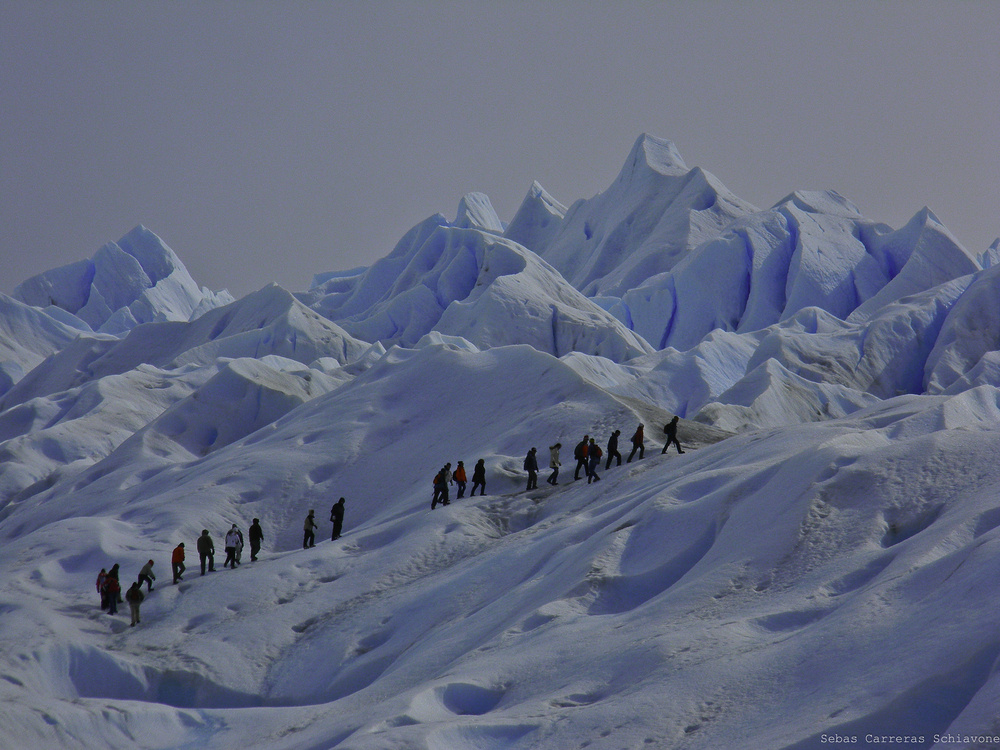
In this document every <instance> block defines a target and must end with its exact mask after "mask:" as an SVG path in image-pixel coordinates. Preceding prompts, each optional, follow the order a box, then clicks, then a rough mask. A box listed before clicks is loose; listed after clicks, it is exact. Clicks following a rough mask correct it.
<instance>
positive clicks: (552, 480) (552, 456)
mask: <svg viewBox="0 0 1000 750" xmlns="http://www.w3.org/2000/svg"><path fill="white" fill-rule="evenodd" d="M560 448H562V443H556V444H555V445H550V446H549V468H550V469H552V475H551V476H550V477H549V478H548V479H546V480H545V481H546V482H548V483H549V484H551V485H552V486H553V487H555V486H556V485H557V484H559V481H558V480H559V467H560V466H562V462H561V461H560V460H559V449H560Z"/></svg>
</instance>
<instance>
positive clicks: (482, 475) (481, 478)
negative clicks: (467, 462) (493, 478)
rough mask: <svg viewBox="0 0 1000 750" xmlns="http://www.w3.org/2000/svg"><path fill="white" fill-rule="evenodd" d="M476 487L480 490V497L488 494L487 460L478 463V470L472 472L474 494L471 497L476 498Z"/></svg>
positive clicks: (480, 460) (471, 493) (470, 494)
mask: <svg viewBox="0 0 1000 750" xmlns="http://www.w3.org/2000/svg"><path fill="white" fill-rule="evenodd" d="M476 487H479V488H480V489H479V494H480V496H482V495H485V494H486V460H485V459H482V458H481V459H479V460H478V461H476V468H475V469H473V470H472V492H470V493H469V497H474V496H475V494H476Z"/></svg>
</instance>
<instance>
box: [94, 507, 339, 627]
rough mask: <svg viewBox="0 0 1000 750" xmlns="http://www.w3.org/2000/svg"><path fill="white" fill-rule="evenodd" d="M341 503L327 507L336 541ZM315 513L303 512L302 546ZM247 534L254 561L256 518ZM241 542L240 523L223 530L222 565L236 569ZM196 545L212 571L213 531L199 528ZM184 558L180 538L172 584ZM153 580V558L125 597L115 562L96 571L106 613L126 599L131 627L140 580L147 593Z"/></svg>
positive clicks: (136, 618) (310, 540)
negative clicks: (108, 568)
mask: <svg viewBox="0 0 1000 750" xmlns="http://www.w3.org/2000/svg"><path fill="white" fill-rule="evenodd" d="M344 503H345V500H344V498H340V500H338V501H337V502H336V503H334V505H333V508H331V509H330V520H331V521H333V535H332V540H333V541H336V540H337V539H338V538H339V537H340V533H341V531H342V530H343V526H344ZM315 513H316V511H315V510H310V511H309V515H308V516H306V522H305V526H304V530H305V534H304V536H303V539H302V547H303V549H305V548H307V547H315V546H316V533H315V530H316V529H317V528H319V527H318V525H317V524H316V520H315ZM249 535H250V560H251V561H255V560H256V559H257V553H258V552H260V546H261V543H262V542H263V541H264V531H263V529H261V526H260V519H259V518H255V519H253V523H252V524H251V525H250V529H249ZM243 542H244V540H243V532H242V531H241V530H240V528H239V526H237V525H236V524H235V523H234V524H233V525H232V528H230V529H229V531H227V532H226V537H225V544H226V560H225V562H223V563H222V567H224V568H225V567H230V568H232V569H234V570H235V569H236V566H237V565H239V564H240V562H241V559H242V557H243ZM196 546H197V549H198V557H199V559H200V561H201V574H202V575H205V573H214V572H215V542H214V541H213V540H212V535H211V534H210V533H209V531H208V529H202V531H201V536H199V537H198V541H197V545H196ZM184 560H185V548H184V542H181V543H180V544H178V545H177V546H176V547H174V551H173V553H171V556H170V565H171V568H172V572H173V577H174V583H175V584H176V583H177V582H178V581H183V580H184V571H185V570H186V569H187V568H186V566H185V565H184ZM155 580H156V575H155V574H154V573H153V561H152V560H150V561H149V562H147V563H146V564H145V565H143V566H142V569H141V570H140V571H139V576H138V579H137V580H136V582H135V583H133V584H132V586H131V587H130V588H129V589H128V591H127V592H125V598H124V599H122V588H121V583H120V581H119V565H118V563H115V564H114V565H112V566H111V569H110V570H106V569H104V568H101V572H100V573H98V575H97V593H98V594H100V596H101V609H105V610H107V611H108V614H111V615H115V614H118V605H119V604H121V603H123V602H125V601H127V602H128V604H129V609H130V610H131V614H132V623H131V626H132V627H134V626H135V625H136V624H137V623H139V622H140V621H141V620H140V615H139V606H140V605H141V604H142V602H143V601H144V600H145V598H146V594H144V593H143V591H142V584H143V583H145V584H146V585H147V589H146V593H148V592H150V591H152V590H153V581H155Z"/></svg>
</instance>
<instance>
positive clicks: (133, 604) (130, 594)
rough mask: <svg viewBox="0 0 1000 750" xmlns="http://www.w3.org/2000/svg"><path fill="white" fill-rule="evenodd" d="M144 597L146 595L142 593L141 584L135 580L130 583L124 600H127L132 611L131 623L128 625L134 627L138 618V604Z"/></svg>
mask: <svg viewBox="0 0 1000 750" xmlns="http://www.w3.org/2000/svg"><path fill="white" fill-rule="evenodd" d="M145 598H146V595H145V594H143V593H142V584H141V583H140V582H139V581H136V582H135V583H133V584H132V586H131V587H130V588H129V590H128V591H126V592H125V601H127V602H128V608H129V610H130V611H131V613H132V624H131V625H130V627H133V628H134V627H135V624H136V623H137V622H140V620H139V605H140V604H142V600H143V599H145Z"/></svg>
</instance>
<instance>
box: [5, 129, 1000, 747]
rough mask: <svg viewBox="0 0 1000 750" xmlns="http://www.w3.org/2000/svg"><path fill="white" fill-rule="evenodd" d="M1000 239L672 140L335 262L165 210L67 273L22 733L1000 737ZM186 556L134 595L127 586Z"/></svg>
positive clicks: (468, 206)
mask: <svg viewBox="0 0 1000 750" xmlns="http://www.w3.org/2000/svg"><path fill="white" fill-rule="evenodd" d="M995 256H996V248H993V249H990V250H987V252H985V253H982V254H979V255H977V254H971V253H969V252H967V251H966V250H965V249H963V248H962V247H961V246H960V245H959V244H958V243H957V242H956V241H955V240H954V238H953V237H952V236H951V234H950V233H949V232H948V231H947V229H945V228H944V227H943V225H941V223H940V222H939V221H938V220H937V219H936V218H935V217H934V216H933V214H932V213H931V212H930V211H929V210H923V211H920V212H918V213H917V215H916V216H915V217H914V219H913V220H912V221H911V222H910V223H909V224H908V225H907V226H905V227H903V228H902V229H899V230H893V229H892V228H891V227H886V226H884V225H880V224H875V223H873V222H870V221H868V220H866V219H865V218H864V217H863V215H862V213H861V211H860V209H859V208H858V207H856V206H854V205H852V204H851V203H850V201H848V200H847V199H846V198H843V197H842V196H839V195H837V194H836V193H833V192H794V193H791V194H790V195H789V196H788V197H787V198H785V199H783V200H782V201H780V202H779V203H778V204H777V205H775V206H774V207H772V208H771V209H769V210H766V211H759V210H757V209H756V208H754V207H752V206H749V205H748V204H745V203H744V202H742V201H741V200H740V199H738V198H736V197H735V196H733V195H732V194H730V193H729V192H728V191H726V190H725V188H723V187H722V185H721V183H719V181H718V180H717V179H716V178H715V177H713V176H711V175H709V174H708V173H707V172H704V171H702V170H700V169H698V168H694V169H689V168H688V167H687V165H686V164H685V163H684V161H683V159H682V158H681V157H680V154H679V153H678V152H677V149H676V147H674V146H673V144H671V143H669V142H668V141H663V140H660V139H656V138H653V137H650V136H642V137H641V138H639V140H638V141H637V142H636V145H635V147H634V149H633V151H632V153H631V154H630V155H629V157H628V160H627V162H626V164H625V166H624V167H623V170H622V172H621V174H620V175H619V177H618V179H617V180H616V181H615V183H614V185H612V186H611V187H610V188H609V189H608V191H606V192H605V193H603V194H601V195H600V196H597V197H595V198H592V199H589V200H582V201H577V202H576V203H574V204H573V205H572V206H571V207H570V208H569V209H567V208H565V207H564V206H563V205H561V204H560V203H559V202H558V201H557V200H556V199H555V198H553V197H552V196H550V195H549V194H548V193H546V192H545V191H544V189H543V188H542V187H541V185H540V184H538V183H535V184H533V185H532V186H531V188H530V189H529V192H528V195H527V196H526V198H525V200H524V202H523V203H522V205H521V207H520V208H519V209H518V211H517V213H516V215H515V216H514V217H513V218H512V220H511V221H510V222H509V223H506V224H505V223H504V221H503V220H501V219H500V217H498V216H497V214H496V212H495V210H494V209H493V207H492V205H491V204H490V201H489V198H487V197H486V196H485V195H483V194H481V193H469V194H468V195H466V196H464V197H463V198H462V199H461V201H460V204H459V210H458V212H457V215H456V219H455V221H448V220H447V219H446V218H445V217H444V216H441V215H436V216H432V217H430V218H429V219H427V220H426V221H424V222H421V223H420V224H418V225H417V226H416V227H414V228H413V229H412V230H411V231H410V232H408V233H407V234H406V236H404V237H403V238H402V239H401V240H400V242H399V244H398V245H397V246H396V248H395V249H394V250H393V251H392V252H391V253H389V255H387V256H386V257H385V258H383V259H382V260H380V261H378V262H377V263H375V264H373V265H372V266H371V267H370V268H364V269H353V270H350V271H343V272H336V271H335V272H325V271H324V272H319V273H317V275H316V277H315V283H314V285H313V287H312V288H311V289H309V290H307V291H304V292H301V293H296V294H292V293H290V292H288V291H285V290H283V289H281V288H280V287H277V286H274V285H270V286H267V287H265V288H263V289H261V290H259V291H258V292H255V293H253V294H250V295H247V296H246V297H244V298H242V299H240V300H234V301H230V300H227V299H226V297H225V295H222V294H219V295H216V294H215V293H211V292H207V291H205V290H201V289H199V287H197V285H196V284H195V283H194V282H193V281H192V280H190V277H189V276H188V275H187V272H186V271H184V270H183V265H182V264H181V262H180V260H179V259H178V258H177V256H176V255H175V254H174V253H173V252H172V251H170V250H169V248H167V247H166V245H164V244H163V243H162V241H160V240H159V239H158V238H156V237H155V235H152V233H150V232H148V230H145V229H142V228H139V229H136V230H133V232H130V233H129V235H126V238H124V239H123V240H121V241H119V242H118V243H114V244H112V245H108V246H106V247H105V248H103V249H102V250H101V251H99V252H98V253H97V255H95V257H94V258H93V259H92V260H90V261H83V262H80V263H77V264H72V265H70V266H67V267H64V268H61V269H56V270H54V271H50V272H48V273H46V274H42V275H41V276H39V277H36V278H35V279H31V280H28V281H27V282H25V283H23V284H22V285H21V286H19V287H18V292H17V295H16V297H17V298H16V299H14V298H9V297H2V296H0V333H2V336H0V339H2V340H0V748H14V749H20V748H32V749H34V750H44V749H47V748H53V749H54V748H87V749H90V748H115V749H119V748H121V749H123V750H124V749H125V748H194V747H197V748H213V749H214V748H234V749H235V748H246V747H254V748H269V749H271V748H275V749H278V750H281V749H283V748H284V749H288V750H300V749H303V748H304V749H310V748H315V749H317V750H318V749H319V748H324V749H325V748H334V747H335V748H343V749H345V750H387V749H389V748H398V749H401V750H402V749H405V750H410V749H411V748H412V749H413V750H469V749H473V750H505V749H507V748H510V749H512V750H519V749H527V748H553V749H556V750H563V749H564V748H581V749H582V748H592V749H596V750H618V749H619V748H630V749H631V748H657V749H659V748H679V749H682V750H701V749H705V750H708V749H709V748H711V749H712V750H715V749H717V748H774V749H775V750H793V749H795V750H808V749H811V748H824V747H837V746H841V747H843V746H850V747H885V746H887V745H888V746H899V745H901V744H905V746H907V747H921V748H930V747H936V748H938V749H939V750H944V749H948V748H956V747H962V748H972V747H978V748H987V747H1000V712H998V710H997V706H1000V635H998V633H1000V630H998V627H997V622H998V614H997V607H996V601H997V599H998V597H1000V500H998V497H1000V464H998V462H997V456H998V455H1000V314H998V312H997V311H998V309H1000V299H998V293H997V289H998V281H1000V276H998V274H1000V270H998V268H997V264H996V262H995ZM673 415H677V416H679V417H680V418H681V419H680V424H679V436H680V441H681V443H682V445H683V448H684V453H678V451H677V450H676V447H671V448H670V450H669V451H668V452H666V453H661V451H660V448H661V447H662V446H663V441H664V425H665V423H667V422H668V421H669V420H670V419H671V417H672V416H673ZM640 424H642V425H644V430H645V448H646V450H645V456H644V457H643V458H641V459H639V458H636V459H634V460H632V461H631V462H627V461H623V463H622V464H621V465H620V466H619V465H617V462H614V463H612V464H611V466H610V467H608V468H606V467H605V463H604V461H603V460H602V462H601V463H600V465H599V468H598V469H597V472H598V474H599V475H600V477H601V479H600V481H598V482H594V483H590V484H588V482H587V481H586V480H585V479H581V480H579V481H575V480H574V476H573V475H574V469H575V468H576V461H575V460H574V458H573V450H574V446H576V444H577V443H579V442H580V441H581V440H582V439H583V437H584V435H589V436H592V437H595V438H596V441H597V444H598V445H600V446H601V448H602V449H606V448H607V445H608V439H609V437H610V436H611V435H612V433H613V431H614V430H620V433H621V434H620V436H619V440H618V443H619V451H620V452H621V453H623V454H624V456H625V457H626V458H627V457H628V455H629V452H630V451H631V448H632V445H631V438H632V436H633V434H634V433H635V432H636V428H637V427H638V426H639V425H640ZM557 442H558V443H561V445H562V448H561V453H560V457H561V462H562V465H561V470H560V474H559V483H558V485H556V486H551V485H549V484H546V483H545V481H544V480H545V478H547V477H548V476H549V473H550V471H551V470H550V469H549V468H548V466H549V457H550V447H551V446H554V445H555V444H556V443H557ZM531 447H535V448H537V454H538V463H539V465H540V467H541V471H540V472H539V474H540V479H541V481H540V482H539V487H540V489H533V490H530V491H527V490H526V489H525V486H526V473H525V471H524V469H523V464H524V460H525V454H526V453H527V451H528V449H529V448H531ZM479 459H483V461H484V465H485V467H486V476H487V481H486V492H487V494H485V495H482V496H480V495H477V496H476V497H469V496H468V491H467V492H466V496H465V497H463V498H461V499H458V498H456V496H455V493H456V489H457V487H456V486H455V485H452V486H450V487H449V491H450V500H451V502H450V504H448V505H445V506H439V507H438V508H437V509H435V510H433V511H432V510H431V508H430V504H431V495H432V486H431V484H432V478H433V477H434V475H435V474H436V473H437V471H438V470H439V469H440V468H441V467H442V466H443V465H444V464H445V463H446V462H450V463H451V464H452V467H453V468H454V466H455V465H456V464H457V462H458V461H460V460H461V461H464V464H465V467H466V471H467V473H468V476H469V480H470V481H469V489H471V486H472V482H471V479H472V474H473V467H474V466H475V464H476V462H477V460H479ZM339 497H345V498H346V520H345V526H344V533H343V535H342V536H341V538H339V539H338V540H335V541H331V540H330V532H331V523H330V521H329V520H328V518H329V514H328V510H329V508H330V506H332V505H333V503H334V502H335V501H336V500H337V498H339ZM310 509H315V511H316V518H317V519H318V521H319V526H320V528H319V535H318V537H319V539H318V543H317V545H316V546H315V547H313V548H309V549H304V548H303V546H302V531H303V522H304V520H305V518H306V514H307V513H308V511H309V510H310ZM253 518H259V519H260V520H261V524H262V527H263V531H264V544H263V549H262V552H261V554H260V558H259V559H258V560H257V561H254V562H251V561H250V555H249V549H245V550H244V551H243V557H242V564H241V565H239V566H238V567H236V568H235V569H233V570H229V569H224V568H223V567H222V562H223V560H224V558H225V551H224V549H223V547H224V542H223V539H224V536H225V533H226V531H227V530H228V529H230V527H231V526H232V525H233V524H234V523H235V524H237V525H238V526H239V528H240V529H242V531H243V533H244V534H245V535H246V534H247V532H248V527H249V525H250V522H251V520H252V519H253ZM202 529H208V530H209V531H210V533H211V535H212V536H213V538H214V541H215V549H216V555H215V568H216V570H215V572H210V573H207V574H206V575H205V576H202V575H201V574H200V570H199V560H198V554H197V551H196V546H195V541H196V539H197V537H198V535H199V534H200V533H201V530H202ZM179 542H184V543H185V546H186V553H187V554H186V558H187V559H186V565H187V571H186V573H185V575H184V579H183V580H182V581H181V582H180V583H179V584H177V585H172V583H171V572H170V556H171V551H172V550H173V549H174V547H175V546H176V545H177V544H178V543H179ZM148 559H153V560H154V562H155V564H154V573H155V574H156V581H155V586H154V588H153V590H152V591H151V592H149V594H148V595H147V598H146V601H145V602H144V603H143V605H142V608H141V623H140V624H139V625H137V626H135V627H130V625H129V619H128V613H127V609H128V608H127V606H126V605H124V604H123V605H121V606H120V609H119V612H118V614H116V615H110V614H108V613H106V612H102V611H101V609H100V607H99V604H98V603H99V599H98V596H97V593H96V591H95V589H94V581H95V579H96V576H97V573H98V571H99V570H100V569H101V568H110V566H111V565H113V564H115V563H119V564H120V565H121V573H122V583H123V588H127V587H128V585H129V584H130V583H131V582H132V581H133V580H134V579H135V577H136V575H137V574H138V571H139V569H140V567H141V566H142V565H143V564H144V563H145V562H146V561H147V560H148ZM896 738H899V739H896Z"/></svg>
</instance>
